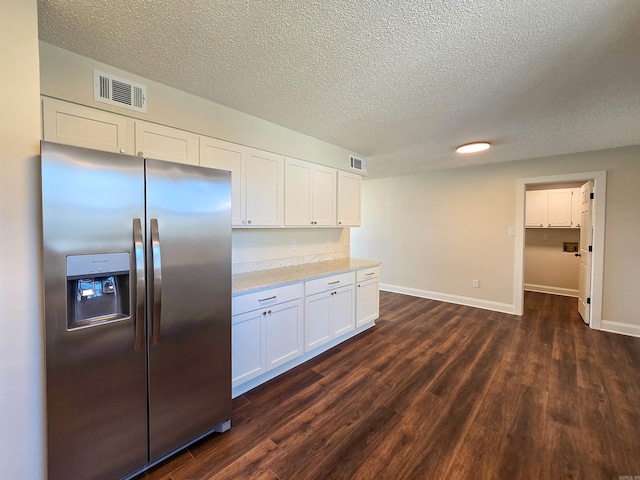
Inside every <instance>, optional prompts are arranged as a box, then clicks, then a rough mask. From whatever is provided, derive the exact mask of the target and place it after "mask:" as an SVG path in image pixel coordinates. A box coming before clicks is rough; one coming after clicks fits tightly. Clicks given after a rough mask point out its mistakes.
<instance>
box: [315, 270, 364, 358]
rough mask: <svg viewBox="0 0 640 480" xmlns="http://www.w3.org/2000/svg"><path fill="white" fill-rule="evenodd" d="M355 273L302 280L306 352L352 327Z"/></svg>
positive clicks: (353, 327) (353, 324) (353, 319)
mask: <svg viewBox="0 0 640 480" xmlns="http://www.w3.org/2000/svg"><path fill="white" fill-rule="evenodd" d="M354 282H355V273H354V272H349V273H343V274H340V275H333V276H331V277H323V278H319V279H317V280H310V281H308V282H305V287H304V289H305V338H304V347H305V352H309V351H311V350H313V349H314V348H316V347H319V346H320V345H323V344H325V343H327V342H329V341H330V340H332V339H334V338H337V337H339V336H341V335H343V334H345V333H347V332H349V331H351V330H354V329H355V291H354V290H355V289H354V286H353V284H354Z"/></svg>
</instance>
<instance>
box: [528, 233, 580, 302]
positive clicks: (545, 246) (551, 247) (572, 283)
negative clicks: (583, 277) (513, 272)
mask: <svg viewBox="0 0 640 480" xmlns="http://www.w3.org/2000/svg"><path fill="white" fill-rule="evenodd" d="M579 241H580V229H578V228H527V231H526V237H525V243H524V283H525V290H534V291H539V292H546V293H557V294H561V295H570V296H577V294H578V272H579V267H580V258H579V257H576V256H575V254H573V253H566V252H564V251H563V244H564V242H573V243H578V242H579Z"/></svg>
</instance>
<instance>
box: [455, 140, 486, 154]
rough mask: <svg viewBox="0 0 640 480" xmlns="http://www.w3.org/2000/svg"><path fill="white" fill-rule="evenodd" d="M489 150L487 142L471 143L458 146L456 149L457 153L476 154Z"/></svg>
mask: <svg viewBox="0 0 640 480" xmlns="http://www.w3.org/2000/svg"><path fill="white" fill-rule="evenodd" d="M490 148H491V144H490V143H489V142H473V143H466V144H464V145H460V146H459V147H458V148H456V152H457V153H477V152H482V151H484V150H488V149H490Z"/></svg>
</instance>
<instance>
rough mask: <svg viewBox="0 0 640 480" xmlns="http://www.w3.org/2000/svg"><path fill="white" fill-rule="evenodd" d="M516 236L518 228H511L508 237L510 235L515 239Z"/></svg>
mask: <svg viewBox="0 0 640 480" xmlns="http://www.w3.org/2000/svg"><path fill="white" fill-rule="evenodd" d="M515 234H516V227H509V229H508V230H507V235H509V236H510V237H513V236H514V235H515Z"/></svg>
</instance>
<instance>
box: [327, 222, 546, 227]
mask: <svg viewBox="0 0 640 480" xmlns="http://www.w3.org/2000/svg"><path fill="white" fill-rule="evenodd" d="M338 225H342V222H338ZM540 226H542V225H540Z"/></svg>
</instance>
